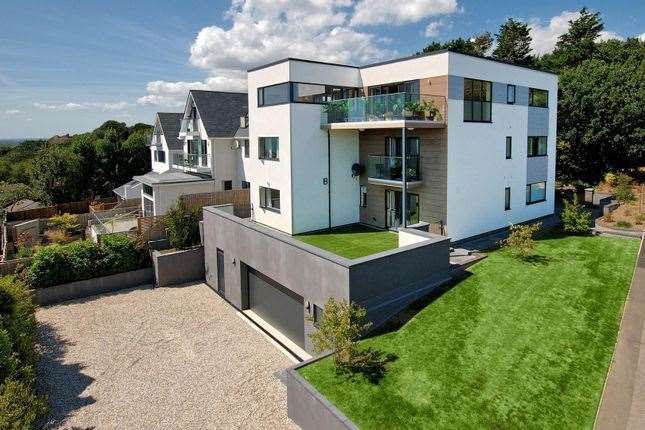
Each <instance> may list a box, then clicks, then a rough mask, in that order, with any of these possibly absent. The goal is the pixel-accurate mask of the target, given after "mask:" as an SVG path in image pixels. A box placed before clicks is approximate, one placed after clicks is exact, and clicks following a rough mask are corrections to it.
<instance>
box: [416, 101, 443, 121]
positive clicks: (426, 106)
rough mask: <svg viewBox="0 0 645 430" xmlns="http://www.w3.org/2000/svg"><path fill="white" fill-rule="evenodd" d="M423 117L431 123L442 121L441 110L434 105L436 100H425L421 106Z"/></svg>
mask: <svg viewBox="0 0 645 430" xmlns="http://www.w3.org/2000/svg"><path fill="white" fill-rule="evenodd" d="M420 108H421V111H422V113H423V117H424V118H425V119H428V120H430V121H435V120H436V121H441V114H440V113H439V108H437V105H436V104H435V103H434V100H424V101H422V102H421V104H420Z"/></svg>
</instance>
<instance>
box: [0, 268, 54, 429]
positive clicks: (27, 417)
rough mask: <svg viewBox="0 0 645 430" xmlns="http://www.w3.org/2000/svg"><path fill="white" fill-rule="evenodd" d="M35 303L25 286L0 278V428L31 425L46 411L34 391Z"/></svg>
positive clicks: (7, 277) (13, 279) (21, 427)
mask: <svg viewBox="0 0 645 430" xmlns="http://www.w3.org/2000/svg"><path fill="white" fill-rule="evenodd" d="M34 310H35V307H34V305H33V303H32V301H31V296H30V294H29V293H28V292H27V289H26V286H25V285H24V284H23V283H22V282H21V281H19V280H18V279H17V278H15V277H13V276H5V277H1V278H0V428H2V429H5V428H6V429H23V428H32V427H33V425H34V424H35V422H36V420H37V419H38V418H39V417H40V416H41V415H43V414H44V413H45V412H46V404H45V402H44V400H43V399H42V398H40V397H38V396H37V395H36V394H35V391H34V368H33V367H34V364H35V362H36V349H35V347H34V332H35V330H36V319H35V317H34Z"/></svg>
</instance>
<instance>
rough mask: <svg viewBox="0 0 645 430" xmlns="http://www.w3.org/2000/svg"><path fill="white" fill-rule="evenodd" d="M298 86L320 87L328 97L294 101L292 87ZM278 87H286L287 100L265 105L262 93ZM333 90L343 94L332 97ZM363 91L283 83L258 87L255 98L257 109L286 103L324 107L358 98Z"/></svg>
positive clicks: (312, 83) (350, 88) (349, 88)
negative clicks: (256, 98) (333, 101)
mask: <svg viewBox="0 0 645 430" xmlns="http://www.w3.org/2000/svg"><path fill="white" fill-rule="evenodd" d="M298 84H303V85H320V86H322V87H325V96H326V97H327V96H328V97H329V99H328V100H320V101H305V100H296V99H295V96H294V94H295V92H294V86H295V85H298ZM279 85H287V98H286V99H285V100H282V101H279V102H275V103H266V102H265V100H264V99H265V97H264V91H265V89H266V88H272V87H276V86H279ZM334 90H341V92H342V93H343V94H341V97H339V98H338V97H336V98H335V97H333V91H334ZM362 92H363V89H362V88H360V87H346V86H343V85H330V84H324V83H320V82H302V81H285V82H280V83H278V84H273V85H267V86H264V87H259V88H258V89H257V96H258V100H257V101H258V107H266V106H276V105H283V104H288V103H302V104H315V105H324V104H325V103H328V102H329V101H332V100H343V99H348V98H354V97H360V96H361V95H362Z"/></svg>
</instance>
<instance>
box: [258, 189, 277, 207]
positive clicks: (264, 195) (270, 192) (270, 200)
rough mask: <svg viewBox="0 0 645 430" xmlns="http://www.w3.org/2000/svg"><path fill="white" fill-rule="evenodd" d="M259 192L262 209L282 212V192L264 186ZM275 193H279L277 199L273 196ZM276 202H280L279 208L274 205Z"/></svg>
mask: <svg viewBox="0 0 645 430" xmlns="http://www.w3.org/2000/svg"><path fill="white" fill-rule="evenodd" d="M258 190H259V193H260V207H261V208H262V209H267V210H270V211H273V212H280V190H277V189H275V188H269V187H263V186H260V187H258ZM274 191H275V192H277V193H278V197H277V199H276V198H275V197H274V196H273V192H274ZM267 193H268V195H267ZM267 197H268V199H267ZM275 200H277V201H278V205H277V206H275V205H274V203H275ZM269 204H270V205H269Z"/></svg>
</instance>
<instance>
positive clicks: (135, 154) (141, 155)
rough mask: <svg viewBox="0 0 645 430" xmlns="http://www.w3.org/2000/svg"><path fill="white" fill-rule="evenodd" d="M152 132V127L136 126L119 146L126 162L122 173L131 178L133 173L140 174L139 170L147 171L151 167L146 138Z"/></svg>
mask: <svg viewBox="0 0 645 430" xmlns="http://www.w3.org/2000/svg"><path fill="white" fill-rule="evenodd" d="M151 133H152V128H151V127H150V126H149V125H147V126H145V127H138V128H137V129H136V131H133V132H132V133H131V134H130V135H129V136H128V138H127V139H126V140H125V142H123V145H122V147H121V149H122V153H123V156H124V157H125V159H127V164H126V165H125V166H124V169H123V171H122V173H123V175H125V176H126V177H129V178H131V177H132V176H134V175H140V174H141V172H147V171H148V170H150V168H151V161H150V148H149V147H148V139H149V137H150V134H151Z"/></svg>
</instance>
